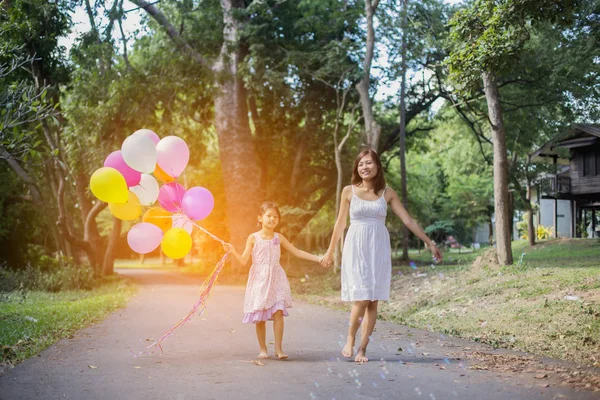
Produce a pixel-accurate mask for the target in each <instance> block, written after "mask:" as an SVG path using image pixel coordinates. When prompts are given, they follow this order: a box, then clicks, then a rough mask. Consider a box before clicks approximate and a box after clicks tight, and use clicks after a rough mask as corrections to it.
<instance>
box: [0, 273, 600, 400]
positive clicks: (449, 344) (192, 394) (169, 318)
mask: <svg viewBox="0 0 600 400" xmlns="http://www.w3.org/2000/svg"><path fill="white" fill-rule="evenodd" d="M118 272H119V273H122V274H127V275H130V276H132V277H133V278H134V279H136V280H137V281H138V282H139V283H140V285H141V289H140V292H139V294H138V295H137V296H136V297H135V298H133V299H132V300H131V302H130V303H129V305H128V306H127V307H126V308H125V309H122V310H120V311H117V312H115V313H113V314H112V315H110V316H109V317H108V318H106V319H105V320H104V321H103V322H101V323H98V324H96V325H93V326H90V327H88V328H86V329H83V330H81V331H79V332H78V333H76V334H75V335H74V337H73V338H71V339H66V340H62V341H60V342H58V343H56V344H55V345H53V346H51V347H50V348H48V349H47V350H45V351H43V352H42V353H41V354H40V355H39V356H38V357H34V358H32V359H29V360H26V361H25V362H23V363H21V364H19V365H17V366H16V367H15V368H14V369H12V370H10V371H8V372H7V373H6V374H4V375H3V376H1V377H0V399H2V400H5V399H6V400H9V399H111V400H118V399H143V400H151V399H180V400H183V399H263V398H264V399H267V398H269V399H338V400H341V399H344V400H345V399H375V398H377V399H382V398H388V399H485V400H494V399H498V400H505V399H558V398H561V399H593V398H596V399H597V398H598V397H596V396H597V395H598V394H597V393H592V392H587V391H580V392H577V391H574V390H572V389H569V388H565V387H560V386H555V385H550V387H542V386H541V385H540V380H536V379H534V378H533V374H521V375H515V374H502V373H497V372H489V371H476V370H471V369H469V366H470V364H469V363H470V362H469V361H468V360H465V359H464V356H462V357H461V355H462V354H465V349H464V348H465V347H470V348H471V349H474V348H475V347H476V346H475V345H474V344H473V343H470V342H466V341H461V340H456V339H449V338H446V337H444V336H443V335H439V334H435V333H430V332H424V331H419V330H415V329H409V328H406V327H404V326H402V325H399V324H395V323H391V322H381V321H380V322H378V324H377V327H376V331H375V332H374V334H373V341H372V345H371V346H370V348H369V353H368V356H369V357H370V358H371V360H372V361H370V362H369V363H366V364H363V365H357V364H355V363H354V362H351V361H347V360H345V359H343V358H341V357H340V350H341V344H342V341H343V339H344V335H345V332H346V326H347V313H345V312H343V311H337V310H331V309H328V308H325V307H321V306H316V305H310V304H306V303H303V302H300V301H296V302H295V306H294V308H293V309H291V310H290V317H288V318H287V319H286V326H285V337H284V350H285V351H286V352H287V353H288V354H289V355H290V359H289V360H287V361H277V360H272V359H269V360H266V361H264V364H265V365H264V366H261V365H256V364H255V363H253V360H256V355H257V354H258V345H257V343H256V339H255V335H254V327H253V326H252V325H245V324H242V323H241V307H242V299H243V288H240V287H228V286H221V285H217V286H216V287H215V288H214V289H213V293H212V295H211V298H210V299H209V302H208V305H209V308H208V309H207V310H206V312H205V313H204V314H203V315H202V316H201V317H195V318H194V319H193V320H192V321H191V322H189V323H187V324H186V325H185V326H183V327H181V328H180V329H178V330H177V331H176V332H175V333H174V334H173V335H172V336H171V337H170V338H169V339H168V340H167V341H166V342H165V344H164V350H165V352H164V353H162V354H160V353H155V354H154V355H152V356H146V357H139V358H136V357H134V356H133V355H132V353H131V351H134V352H136V353H137V352H141V351H144V350H145V349H144V346H145V345H147V344H148V343H149V342H147V341H146V339H152V338H157V337H159V336H160V334H162V333H163V332H164V331H165V330H166V329H168V328H169V327H170V326H172V325H173V324H174V323H176V322H177V321H178V320H179V319H180V318H181V317H182V316H184V315H185V314H186V313H187V312H188V311H189V309H190V307H191V306H192V304H193V303H194V302H195V300H196V296H197V292H198V287H199V283H200V281H199V280H197V279H191V278H186V277H183V276H179V275H176V274H174V273H165V272H157V271H151V270H121V271H118ZM271 327H272V325H271V324H270V323H269V325H268V329H269V331H268V336H267V338H268V341H269V342H272V340H273V335H272V330H271ZM270 346H271V347H270V350H272V344H271V345H270ZM399 347H401V348H402V349H403V351H402V352H398V348H399ZM466 351H469V349H467V350H466ZM458 357H459V358H461V359H460V360H459V359H457V358H458Z"/></svg>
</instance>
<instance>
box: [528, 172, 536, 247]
mask: <svg viewBox="0 0 600 400" xmlns="http://www.w3.org/2000/svg"><path fill="white" fill-rule="evenodd" d="M526 204H527V239H528V240H529V245H530V246H535V239H536V235H535V227H534V226H533V205H532V204H531V182H530V181H529V179H527V203H526Z"/></svg>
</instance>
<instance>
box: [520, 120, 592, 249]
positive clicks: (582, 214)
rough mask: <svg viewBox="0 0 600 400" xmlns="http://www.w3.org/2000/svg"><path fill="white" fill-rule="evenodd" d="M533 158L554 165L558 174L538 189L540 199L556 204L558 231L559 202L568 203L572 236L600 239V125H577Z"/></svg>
mask: <svg viewBox="0 0 600 400" xmlns="http://www.w3.org/2000/svg"><path fill="white" fill-rule="evenodd" d="M530 158H531V160H532V161H534V162H535V161H538V162H539V161H542V160H543V161H546V162H551V163H552V164H554V173H553V174H551V175H550V176H546V177H545V178H543V179H542V180H541V181H540V182H539V186H538V188H537V189H538V190H537V192H538V197H540V198H541V199H551V200H553V202H554V207H553V213H554V215H553V218H552V220H553V222H554V228H555V229H554V232H558V225H559V224H558V223H559V211H558V210H559V205H558V202H559V201H562V203H564V202H565V201H568V202H569V203H570V207H568V209H569V212H571V213H572V214H571V215H570V216H569V217H570V218H569V220H570V225H571V226H570V231H571V232H570V235H568V236H570V237H590V236H591V237H600V125H590V124H577V125H573V126H572V127H571V129H569V130H568V131H567V132H565V133H563V134H560V135H558V136H556V137H555V138H553V139H552V140H550V141H549V142H548V143H546V144H544V145H543V146H542V147H540V148H539V149H538V150H536V151H535V152H534V153H533V154H531V155H530ZM541 199H539V200H538V203H541ZM563 216H564V215H563ZM537 219H538V221H540V220H541V219H542V216H541V215H538V218H537Z"/></svg>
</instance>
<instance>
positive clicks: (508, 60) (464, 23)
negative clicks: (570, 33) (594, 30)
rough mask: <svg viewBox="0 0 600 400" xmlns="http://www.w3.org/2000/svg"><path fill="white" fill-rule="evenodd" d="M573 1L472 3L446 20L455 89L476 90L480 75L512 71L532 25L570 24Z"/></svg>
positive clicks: (574, 0) (491, 1) (543, 0)
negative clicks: (448, 30) (449, 19)
mask: <svg viewBox="0 0 600 400" xmlns="http://www.w3.org/2000/svg"><path fill="white" fill-rule="evenodd" d="M576 4H577V1H576V0H567V1H560V2H557V1H554V0H502V1H493V0H475V1H473V2H472V3H470V4H469V5H468V6H467V7H465V8H463V9H461V10H460V11H458V12H457V13H456V14H455V15H454V16H453V17H452V19H451V21H450V27H451V30H450V36H449V40H450V42H451V44H452V47H453V50H452V53H451V55H450V57H449V59H448V61H447V63H448V66H449V68H450V78H451V80H453V81H454V82H455V83H456V84H457V85H458V89H459V90H464V91H465V92H469V91H472V90H473V89H477V88H478V87H479V85H480V83H479V82H480V81H481V74H482V73H484V72H488V73H492V74H497V73H503V72H506V71H507V70H510V69H511V68H512V65H513V64H514V61H515V60H516V59H517V57H518V56H519V54H520V52H521V51H522V49H523V46H524V44H525V43H526V42H527V41H528V40H529V38H530V36H531V29H532V27H533V26H535V25H537V24H538V23H541V22H560V23H563V24H567V23H569V22H570V21H572V19H573V16H572V13H573V9H574V6H575V5H576Z"/></svg>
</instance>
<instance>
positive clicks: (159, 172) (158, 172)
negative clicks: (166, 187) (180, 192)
mask: <svg viewBox="0 0 600 400" xmlns="http://www.w3.org/2000/svg"><path fill="white" fill-rule="evenodd" d="M154 176H155V177H157V178H158V179H160V180H161V181H163V182H164V183H169V182H173V181H174V180H175V178H173V177H172V176H171V175H169V174H167V173H166V172H165V171H163V169H162V168H161V167H159V166H158V164H156V168H154Z"/></svg>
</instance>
